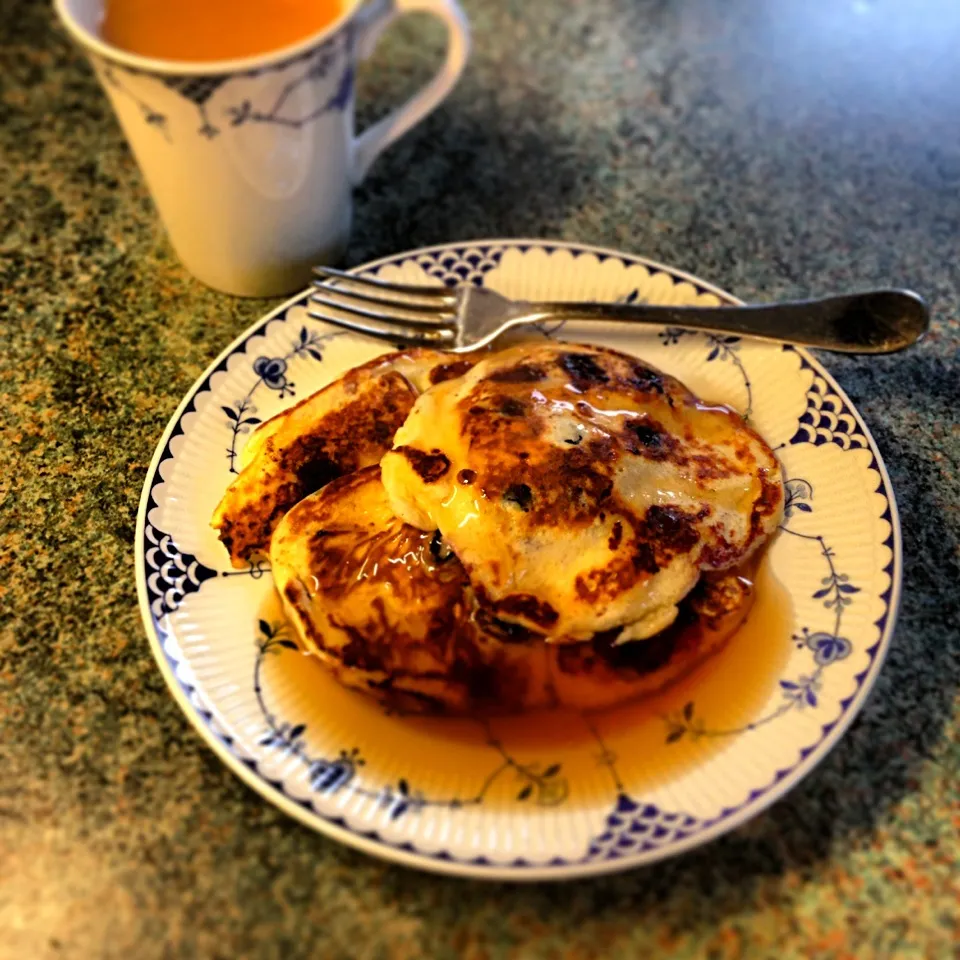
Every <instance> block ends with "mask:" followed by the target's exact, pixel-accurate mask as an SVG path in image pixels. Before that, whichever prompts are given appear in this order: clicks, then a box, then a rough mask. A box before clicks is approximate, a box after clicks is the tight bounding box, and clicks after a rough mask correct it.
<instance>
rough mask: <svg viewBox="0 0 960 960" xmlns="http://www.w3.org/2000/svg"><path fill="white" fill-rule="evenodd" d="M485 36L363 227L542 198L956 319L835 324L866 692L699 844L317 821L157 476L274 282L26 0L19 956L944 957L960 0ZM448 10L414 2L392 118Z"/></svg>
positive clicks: (504, 18) (873, 2)
mask: <svg viewBox="0 0 960 960" xmlns="http://www.w3.org/2000/svg"><path fill="white" fill-rule="evenodd" d="M467 6H468V10H469V13H470V16H471V19H472V21H473V25H474V32H475V39H476V53H475V55H474V57H473V59H472V62H471V64H470V66H469V69H468V72H467V75H466V77H465V79H464V81H463V82H462V84H461V85H460V87H459V88H458V90H457V91H456V94H455V96H454V97H452V99H451V100H450V101H449V102H448V104H447V105H446V106H444V108H443V109H441V110H440V111H439V112H438V113H437V114H435V115H434V116H433V117H432V118H431V119H430V120H429V121H428V122H426V123H425V124H424V125H423V126H422V127H420V128H419V129H418V130H417V131H415V132H414V133H413V134H412V135H410V136H409V137H408V138H407V139H406V140H405V141H404V142H403V143H402V144H401V145H398V146H397V147H396V148H394V149H393V150H391V152H390V153H389V154H388V155H387V156H385V157H384V158H383V159H382V160H381V161H380V162H379V163H378V165H377V166H376V168H375V169H374V171H373V173H372V175H371V176H370V178H369V180H368V181H367V183H366V185H365V186H364V187H363V188H362V189H361V190H360V191H359V195H358V198H357V199H358V208H357V210H358V213H357V223H356V233H355V239H354V242H353V245H352V247H351V250H350V254H349V258H350V261H351V262H360V261H361V260H363V259H367V258H370V257H373V256H376V255H381V254H386V253H391V252H394V251H396V250H399V249H404V248H408V247H411V246H416V245H420V244H426V243H432V242H440V241H446V240H455V239H470V238H478V237H483V236H496V235H499V236H510V235H514V236H517V235H537V236H552V237H559V238H566V239H574V240H580V241H586V242H592V243H601V244H606V245H613V246H619V247H623V248H626V249H630V250H633V251H636V252H639V253H643V254H646V255H649V256H652V257H655V258H658V259H660V260H664V261H668V262H670V263H673V264H676V265H679V266H681V267H684V268H687V269H689V270H692V271H694V272H696V273H698V274H700V275H701V276H703V277H705V278H707V279H709V280H712V281H715V282H717V283H719V284H721V285H722V286H725V287H727V288H729V289H730V290H732V291H733V292H735V293H736V294H738V295H740V296H742V297H745V298H751V297H757V298H773V297H784V296H788V295H792V294H798V293H801V292H805V291H817V292H820V291H823V292H825V291H829V290H833V289H845V288H853V287H864V286H871V285H885V284H891V283H896V284H904V285H909V286H913V287H915V288H917V289H918V290H920V291H922V292H923V293H924V294H926V295H927V296H929V297H930V299H931V300H932V302H933V304H934V307H935V312H936V326H935V330H934V332H933V334H932V335H931V336H930V338H929V340H928V341H927V342H926V343H924V344H923V345H922V346H920V347H918V348H917V349H914V350H912V351H911V352H909V353H907V354H905V355H902V356H894V357H889V358H885V359H879V360H878V359H870V360H868V359H847V360H842V361H841V360H838V359H836V358H828V364H829V366H830V367H831V369H832V370H833V371H834V372H835V373H836V375H837V377H838V379H839V380H840V382H841V384H843V386H844V387H845V388H846V389H847V390H848V392H849V393H850V394H851V396H852V397H853V399H854V401H855V402H856V403H857V404H858V405H859V407H860V410H861V411H862V412H863V414H864V416H865V418H866V419H867V422H868V423H869V425H870V426H871V428H872V430H873V432H874V435H875V436H876V438H877V441H878V443H879V445H880V447H881V450H882V451H883V453H884V456H885V457H886V460H887V464H888V466H889V468H890V472H891V474H892V477H893V482H894V485H895V487H896V490H897V493H898V497H899V501H900V508H901V512H902V519H903V532H904V544H905V550H906V572H905V585H904V599H903V608H902V612H901V615H900V623H899V628H898V631H897V636H896V639H895V642H894V646H893V650H892V652H891V655H890V658H889V660H888V662H887V665H886V667H885V668H884V671H883V673H882V675H881V678H880V681H879V683H878V685H877V687H876V689H875V691H874V693H873V695H872V697H871V698H870V701H869V703H868V705H867V707H866V709H865V711H864V713H863V715H862V716H861V718H860V719H859V720H858V722H857V723H856V724H855V725H854V727H853V728H852V730H851V731H850V733H849V735H848V736H847V737H846V738H845V740H844V741H843V743H842V744H841V745H840V746H839V747H838V748H837V749H836V750H835V751H834V752H833V753H832V754H831V755H830V757H829V758H828V759H827V761H826V762H825V763H824V764H823V765H822V766H821V767H820V768H819V769H818V770H817V771H816V772H815V773H814V774H813V775H812V776H811V777H810V778H809V779H808V780H807V781H805V783H804V784H803V785H802V786H801V787H800V788H799V789H797V790H796V791H795V792H794V793H793V794H792V795H791V796H790V797H788V798H787V799H785V800H783V801H782V802H780V803H778V804H777V805H776V806H774V807H773V808H772V809H771V810H770V811H769V812H767V813H765V814H763V815H762V816H760V817H759V818H758V819H756V820H755V821H754V822H752V823H750V824H749V825H747V826H746V827H744V828H742V829H740V830H738V831H737V832H735V833H733V834H731V835H729V836H727V837H726V838H724V839H722V840H720V841H719V842H716V843H714V844H712V845H711V846H708V847H706V848H702V849H700V850H698V851H696V852H694V853H692V854H690V855H688V856H686V857H684V858H682V859H680V860H676V861H673V862H670V863H667V864H663V865H661V866H658V867H655V868H652V869H648V870H645V871H638V872H634V873H631V874H628V875H624V876H620V877H615V878H609V879H603V880H597V881H590V882H586V881H584V882H576V883H571V884H568V885H563V886H541V887H525V888H517V887H509V886H497V885H478V884H472V883H467V882H461V881H454V880H444V879H438V878H434V877H429V876H422V875H418V874H415V873H412V872H410V871H407V870H405V869H401V868H397V867H392V866H387V865H384V864H381V863H379V862H377V861H374V860H371V859H368V858H367V857H365V856H362V855H360V854H357V853H353V852H351V851H349V850H346V849H343V848H341V847H339V846H337V845H336V844H334V843H332V842H330V841H328V840H325V839H323V838H322V837H320V836H316V835H314V834H312V833H310V832H308V831H307V830H305V829H303V828H301V827H299V826H297V825H296V824H294V823H292V822H290V821H288V820H287V819H286V818H285V817H284V816H282V815H281V814H280V813H278V812H277V811H275V810H274V809H273V808H272V807H270V806H269V805H267V804H266V803H265V802H264V801H262V800H261V799H260V798H259V797H258V796H256V795H255V794H253V793H252V792H251V791H250V790H248V789H247V788H246V787H244V786H242V785H241V783H240V782H239V781H238V780H237V779H235V778H234V776H233V775H232V774H230V773H229V772H227V770H226V769H225V768H223V767H222V766H221V764H220V763H219V761H217V760H216V759H215V758H214V756H213V755H212V753H211V752H210V751H209V750H208V749H207V748H206V747H204V746H203V745H202V744H201V741H200V739H199V737H198V736H197V735H196V734H195V733H194V732H193V730H192V728H191V727H190V726H189V724H188V722H187V721H186V719H185V718H184V717H183V716H182V714H181V713H180V711H179V709H178V707H177V706H176V705H175V704H174V702H173V700H172V699H171V698H170V696H169V695H168V693H167V691H166V689H165V687H164V684H163V681H162V680H161V678H160V674H159V672H158V671H157V669H156V667H155V666H154V664H153V661H152V659H151V657H150V653H149V650H148V648H147V643H146V640H145V637H144V632H143V628H142V626H141V623H140V618H139V613H138V610H137V601H136V594H135V588H134V576H133V556H132V539H133V530H134V519H135V513H136V508H137V500H138V495H139V491H140V486H141V483H142V481H143V478H144V475H145V472H146V468H147V465H148V462H149V460H150V457H151V454H152V452H153V448H154V445H155V443H156V441H157V439H158V438H159V436H160V433H161V431H162V429H163V427H164V424H165V423H166V421H167V419H168V417H169V416H170V414H171V413H172V412H173V410H174V408H175V407H176V405H177V403H178V401H179V399H180V398H181V396H182V395H183V394H184V392H185V391H186V390H187V389H188V387H189V386H190V384H191V383H192V381H193V380H194V378H195V377H196V376H197V375H198V374H199V373H200V372H201V371H202V369H203V368H204V367H205V366H206V364H207V363H208V362H209V361H210V359H211V358H212V357H213V356H214V355H215V354H216V353H217V352H218V351H219V350H220V349H221V348H222V346H223V345H224V344H225V343H226V342H228V341H229V340H230V339H231V338H232V337H233V336H235V335H236V334H238V333H239V332H240V331H241V330H243V329H244V328H245V327H246V326H247V325H248V324H249V323H250V322H252V321H253V320H255V319H256V318H257V317H258V316H259V315H260V314H262V313H263V312H264V311H265V310H266V308H267V307H268V306H270V304H268V303H266V302H262V301H261V302H257V301H237V300H233V299H230V298H228V297H226V296H222V295H219V294H216V293H213V292H211V291H209V290H206V289H204V288H203V287H201V286H200V285H199V284H198V283H196V282H195V281H193V280H192V279H191V278H190V277H189V276H187V275H186V274H185V273H184V271H183V270H182V269H181V267H180V266H179V265H178V263H177V261H176V259H175V257H174V255H173V253H172V252H171V250H170V248H169V246H168V245H167V242H166V240H165V238H164V236H163V234H162V231H161V229H160V228H159V226H158V224H157V221H156V219H155V217H154V214H153V211H152V208H151V204H150V201H149V198H148V196H147V193H146V191H145V189H144V186H143V184H142V181H141V179H140V177H139V175H138V172H137V169H136V167H135V165H134V162H133V160H132V159H131V156H130V154H129V152H128V150H127V148H126V146H125V144H124V142H123V139H122V137H121V134H120V132H119V130H118V128H117V126H116V125H115V122H114V120H113V118H112V115H111V113H110V109H109V106H108V105H107V102H106V100H105V99H104V97H103V96H102V95H101V93H100V91H99V89H98V87H97V84H96V82H95V80H94V78H93V76H92V74H91V72H90V70H89V68H88V67H87V66H86V64H85V63H84V61H83V58H82V57H81V56H80V55H79V54H78V53H77V52H76V51H75V50H74V49H73V48H72V47H71V45H70V43H69V42H68V41H67V39H66V38H65V36H64V34H63V32H62V31H61V30H60V29H59V28H57V27H56V26H54V24H53V19H52V14H51V13H50V11H49V10H48V4H47V3H46V2H39V0H38V2H30V0H0V150H2V163H0V313H2V323H0V957H2V958H4V960H5V958H8V957H9V958H48V957H49V958H59V957H68V958H74V957H78V958H88V957H91V958H100V957H125V958H126V957H137V958H154V957H158V958H159V957H164V958H166V957H177V958H179V957H224V958H228V957H229V958H236V957H257V958H259V957H283V958H294V957H321V958H341V957H342V958H371V960H372V958H396V960H400V958H407V957H409V958H417V957H440V958H445V957H449V958H455V957H456V958H460V957H463V958H469V960H480V958H500V957H511V958H513V957H537V958H540V957H542V958H548V957H549V958H561V957H564V958H566V957H569V958H574V957H578V958H588V957H591V958H592V957H598V956H604V957H652V956H658V955H662V956H677V957H711V958H712V957H739V956H755V957H768V956H769V957H785V956H788V957H794V956H807V957H838V958H839V957H946V956H952V955H957V954H956V951H957V950H958V949H960V947H958V944H960V902H958V897H960V882H958V877H960V841H958V833H960V776H958V773H960V724H958V719H957V717H958V680H960V636H958V623H960V576H958V565H960V559H958V549H960V548H958V544H960V426H958V415H957V410H958V407H960V363H958V359H960V357H958V349H960V322H958V306H960V303H958V298H960V273H958V268H957V257H956V251H957V239H958V233H960V132H958V131H960V93H958V91H960V57H958V56H957V54H956V49H957V44H956V39H957V37H958V36H960V13H958V11H957V8H956V7H955V5H954V4H950V3H947V2H946V0H943V2H939V3H938V2H934V0H911V2H909V3H908V2H907V0H900V2H895V0H890V2H880V0H844V2H843V3H836V2H833V0H735V2H734V0H675V2H654V0H642V2H641V0H592V2H587V0H579V2H578V0H571V2H566V3H554V2H550V0H472V2H471V0H467ZM440 42H441V36H440V33H439V31H437V30H435V29H433V28H432V27H424V26H423V24H420V23H416V22H413V23H410V24H408V25H405V26H402V27H400V28H398V29H397V30H395V31H394V32H393V33H392V34H391V35H390V36H389V38H388V39H387V40H386V41H385V42H384V44H383V45H382V47H381V49H380V51H379V53H378V56H377V60H376V63H377V67H376V69H373V70H367V71H366V73H365V75H364V77H363V82H362V85H361V92H362V95H363V97H364V103H365V106H364V108H363V110H362V116H363V117H365V118H369V117H370V116H372V115H373V114H374V113H376V112H377V111H380V110H383V109H384V108H385V107H386V106H387V105H388V104H389V103H391V102H394V101H395V100H396V99H398V97H399V96H400V94H401V92H402V91H403V90H409V89H412V88H413V87H414V86H415V85H416V84H417V83H418V82H419V81H420V80H421V79H422V78H423V77H424V76H426V74H427V72H428V70H429V69H430V66H431V64H432V63H434V62H436V58H437V56H438V54H439V49H440Z"/></svg>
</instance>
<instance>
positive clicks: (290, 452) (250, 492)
mask: <svg viewBox="0 0 960 960" xmlns="http://www.w3.org/2000/svg"><path fill="white" fill-rule="evenodd" d="M473 362H474V361H473V360H470V359H465V358H460V357H452V356H451V355H450V354H447V353H440V352H438V351H434V350H407V351H401V352H398V353H390V354H386V355H385V356H382V357H378V358H377V359H375V360H372V361H370V362H369V363H366V364H364V365H363V366H360V367H356V368H355V369H353V370H350V371H349V372H348V373H346V374H345V375H344V376H343V377H341V378H340V379H339V380H336V381H335V382H333V383H331V384H330V385H328V386H327V387H324V388H323V389H322V390H319V391H317V392H316V393H314V394H312V395H311V396H309V397H307V398H305V399H304V400H301V401H300V402H299V403H298V404H296V405H295V406H293V407H291V408H290V409H289V410H285V411H283V412H282V413H280V414H278V415H277V416H275V417H272V418H271V419H270V420H267V421H266V422H265V423H263V424H261V425H260V426H259V427H258V428H257V429H256V430H255V431H254V433H253V434H251V436H250V438H249V439H248V440H247V443H246V444H245V445H244V447H243V450H242V451H241V454H240V465H241V471H240V474H239V476H238V477H237V478H236V480H234V481H233V483H232V484H231V485H230V487H229V488H228V489H227V492H226V493H225V494H224V496H223V499H222V500H221V501H220V504H219V505H218V506H217V509H216V511H215V512H214V515H213V520H212V525H213V527H214V528H215V529H216V530H217V531H218V533H219V537H220V540H221V541H223V544H224V546H225V547H226V548H227V551H228V552H229V554H230V560H231V562H232V563H233V565H234V566H235V567H243V566H245V565H246V564H247V563H249V562H251V561H253V560H257V559H260V558H262V557H264V556H265V555H266V553H267V550H268V548H269V544H270V536H271V534H272V533H273V530H274V528H275V527H276V525H277V524H278V523H279V522H280V519H281V517H282V516H283V515H284V514H285V513H286V511H287V510H289V509H290V507H292V506H294V504H296V503H298V502H299V501H300V500H302V499H303V498H304V497H305V496H308V495H309V494H311V493H314V492H315V491H316V490H319V489H320V488H321V487H323V486H324V485H325V484H326V483H329V481H330V480H333V479H334V478H335V477H339V476H343V475H345V474H349V473H352V472H353V471H354V470H358V469H360V468H362V467H366V466H369V465H370V464H375V463H377V462H379V460H380V458H381V457H382V456H383V454H384V453H385V452H386V451H388V450H389V449H390V446H391V444H392V442H393V435H394V433H395V432H396V430H397V428H398V427H399V426H400V425H401V424H402V423H403V422H404V420H405V419H406V417H407V415H408V414H409V413H410V411H411V409H412V408H413V405H414V402H415V401H416V398H417V396H418V395H419V394H420V393H421V392H422V391H424V390H426V389H427V388H428V387H430V386H431V385H432V384H436V383H439V382H441V381H442V380H443V379H444V378H446V377H451V376H459V375H460V374H462V373H463V372H464V371H466V370H468V369H469V368H470V367H471V366H472V364H473Z"/></svg>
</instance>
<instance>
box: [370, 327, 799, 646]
mask: <svg viewBox="0 0 960 960" xmlns="http://www.w3.org/2000/svg"><path fill="white" fill-rule="evenodd" d="M381 467H382V480H383V485H384V487H385V488H386V491H387V496H388V498H389V502H390V506H391V508H392V511H393V513H394V514H395V515H396V516H398V517H400V518H401V519H402V520H404V521H406V522H407V523H409V524H410V525H412V526H414V527H416V528H418V529H420V530H423V531H428V532H432V531H434V530H439V531H440V533H441V536H442V537H443V539H444V541H445V542H446V543H448V544H449V546H450V547H451V548H452V550H453V551H454V553H455V554H456V556H457V558H458V559H459V561H460V562H461V563H462V565H463V567H464V569H465V571H466V575H467V577H468V578H469V581H470V584H471V585H472V589H473V590H474V592H475V593H476V595H477V599H478V602H479V604H480V605H481V606H482V607H483V608H484V609H487V610H489V611H491V612H492V614H493V615H495V616H496V617H497V619H498V620H500V621H503V622H507V623H511V624H515V625H517V626H519V627H523V628H526V629H528V630H531V631H535V632H537V633H538V634H540V635H542V636H544V637H545V638H546V640H547V641H548V642H551V643H578V642H581V641H584V640H588V639H590V638H591V637H593V636H595V635H596V634H598V633H603V634H609V632H610V631H616V633H615V637H616V642H617V643H624V642H627V641H633V640H636V641H640V640H643V639H644V638H646V637H651V636H654V635H656V634H659V633H660V632H661V631H663V630H665V629H666V628H667V627H669V626H670V624H671V623H672V622H673V621H674V620H675V619H676V617H677V616H678V611H679V604H680V602H681V601H682V600H683V598H684V597H686V596H687V595H688V594H689V593H690V591H691V590H692V589H693V588H694V586H695V585H696V584H697V583H698V581H699V580H700V577H701V574H702V573H703V572H705V571H715V572H722V571H729V570H733V569H735V568H737V567H738V566H739V565H741V564H743V563H744V562H745V561H746V560H747V559H748V558H749V557H750V555H751V554H752V553H753V551H754V550H755V549H756V548H757V547H758V546H760V545H761V544H762V543H763V542H764V541H765V540H766V539H767V538H768V537H769V536H770V535H771V533H772V532H773V531H774V530H775V529H776V527H777V524H778V523H779V521H780V517H781V512H782V504H783V491H782V478H781V471H780V466H779V464H778V462H777V459H776V457H775V455H774V453H773V451H772V450H771V449H770V448H769V447H768V446H767V444H766V443H765V442H764V441H763V440H762V439H761V438H760V437H759V436H758V435H757V433H756V432H755V431H754V430H753V429H752V428H751V427H749V426H748V425H747V424H746V423H745V422H744V420H743V419H742V418H741V417H740V416H739V415H738V414H736V413H735V412H733V411H731V410H729V409H727V408H725V407H711V406H706V405H704V404H702V403H700V402H699V401H698V400H697V398H696V397H694V396H693V394H691V393H690V391H689V390H687V389H686V387H684V386H683V384H682V383H680V382H679V381H678V380H676V379H674V378H673V377H670V376H667V375H666V374H664V373H661V372H660V371H658V370H655V369H653V368H652V367H650V366H648V365H647V364H645V363H643V362H641V361H639V360H637V359H636V358H635V357H631V356H628V355H626V354H622V353H617V352H615V351H612V350H605V349H602V348H598V347H590V346H584V345H580V344H563V343H552V342H551V343H542V344H536V345H531V344H524V345H521V346H518V347H514V348H511V349H507V350H504V351H501V352H499V353H496V354H493V355H491V356H489V357H487V358H485V359H483V360H481V361H480V362H479V363H477V364H476V366H474V367H473V368H472V369H471V370H469V371H468V372H466V373H465V374H464V375H463V376H461V377H458V378H454V379H451V380H448V381H446V382H443V383H440V384H437V385H436V386H434V387H432V388H431V389H429V390H428V391H426V392H425V393H423V394H422V395H421V396H420V397H419V398H418V400H417V402H416V403H415V404H414V406H413V409H412V410H411V412H410V415H409V416H408V417H407V419H406V421H405V422H404V424H403V426H402V427H401V428H400V429H399V430H398V431H397V434H396V437H395V442H394V447H393V450H392V451H391V452H389V453H388V454H386V456H385V457H384V458H383V460H382V464H381Z"/></svg>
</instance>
